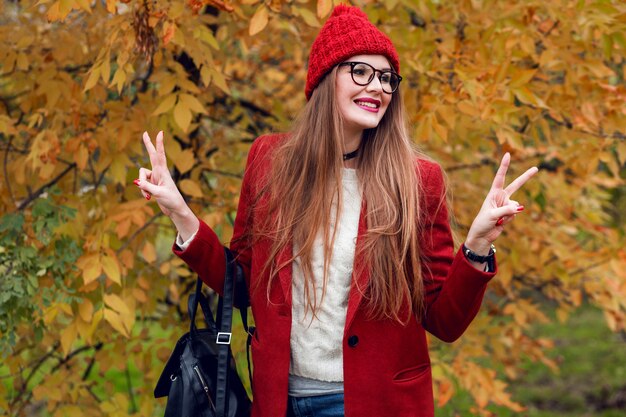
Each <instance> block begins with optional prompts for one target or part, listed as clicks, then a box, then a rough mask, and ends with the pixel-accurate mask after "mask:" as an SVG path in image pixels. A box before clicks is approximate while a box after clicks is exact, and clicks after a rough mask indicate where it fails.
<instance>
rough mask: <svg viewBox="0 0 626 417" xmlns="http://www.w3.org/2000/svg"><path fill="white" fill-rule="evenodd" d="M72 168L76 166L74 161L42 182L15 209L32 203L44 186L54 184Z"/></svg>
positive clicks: (19, 209)
mask: <svg viewBox="0 0 626 417" xmlns="http://www.w3.org/2000/svg"><path fill="white" fill-rule="evenodd" d="M74 168H76V163H75V162H74V163H72V164H71V165H69V166H68V167H67V168H65V169H64V170H63V172H61V173H60V174H59V175H57V176H56V177H55V178H53V179H52V180H50V181H49V182H48V183H47V184H44V185H42V186H41V187H39V189H38V190H37V191H35V192H34V193H33V194H31V195H30V197H28V198H27V199H26V200H24V201H22V202H21V203H20V205H19V206H18V207H17V211H22V210H24V209H25V208H26V207H27V206H28V205H29V204H30V203H32V202H33V201H34V200H35V199H36V198H37V197H39V196H40V195H41V194H42V193H43V192H44V191H45V190H46V188H48V187H50V186H52V185H54V184H56V183H57V182H58V181H59V180H60V179H61V178H63V177H64V176H65V174H67V173H68V172H70V171H71V170H72V169H74Z"/></svg>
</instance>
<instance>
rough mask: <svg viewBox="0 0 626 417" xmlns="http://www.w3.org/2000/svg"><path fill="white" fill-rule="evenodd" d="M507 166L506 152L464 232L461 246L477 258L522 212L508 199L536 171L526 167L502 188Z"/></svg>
mask: <svg viewBox="0 0 626 417" xmlns="http://www.w3.org/2000/svg"><path fill="white" fill-rule="evenodd" d="M510 163H511V155H510V154H509V153H508V152H507V153H506V154H505V155H504V157H503V158H502V162H501V163H500V167H499V168H498V172H497V173H496V176H495V178H494V179H493V183H492V184H491V189H490V190H489V193H488V194H487V197H486V198H485V201H484V202H483V205H482V207H481V208H480V211H479V212H478V215H477V216H476V218H475V219H474V221H473V222H472V226H471V227H470V230H469V232H468V233H467V241H466V243H465V245H466V246H467V247H468V248H469V249H471V250H472V251H474V252H476V253H477V254H479V255H486V254H487V253H488V252H489V248H490V246H491V244H492V243H493V242H494V241H495V240H496V239H497V238H498V236H500V234H501V233H502V231H503V230H504V225H506V224H507V223H509V222H511V221H512V220H513V219H514V218H515V215H516V214H518V213H521V212H522V211H523V210H524V206H522V205H520V204H519V203H518V202H517V201H514V200H511V196H512V195H513V193H515V192H516V191H517V190H519V189H520V188H521V187H522V185H524V184H525V183H526V181H528V180H529V179H530V178H531V177H532V176H533V175H535V174H536V173H537V172H538V171H539V170H538V169H537V168H536V167H532V168H529V169H528V170H526V172H524V173H523V174H522V175H520V176H519V177H517V178H516V179H515V180H514V181H513V182H512V183H511V184H509V185H508V186H507V187H506V188H505V187H504V184H505V177H506V172H507V170H508V169H509V164H510Z"/></svg>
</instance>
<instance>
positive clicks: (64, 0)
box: [59, 0, 74, 19]
mask: <svg viewBox="0 0 626 417" xmlns="http://www.w3.org/2000/svg"><path fill="white" fill-rule="evenodd" d="M73 7H74V1H73V0H60V1H59V13H60V15H61V19H65V16H67V15H68V13H69V12H71V11H72V8H73Z"/></svg>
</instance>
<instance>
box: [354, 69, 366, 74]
mask: <svg viewBox="0 0 626 417" xmlns="http://www.w3.org/2000/svg"><path fill="white" fill-rule="evenodd" d="M352 73H353V74H355V75H365V70H364V69H362V68H355V69H353V70H352Z"/></svg>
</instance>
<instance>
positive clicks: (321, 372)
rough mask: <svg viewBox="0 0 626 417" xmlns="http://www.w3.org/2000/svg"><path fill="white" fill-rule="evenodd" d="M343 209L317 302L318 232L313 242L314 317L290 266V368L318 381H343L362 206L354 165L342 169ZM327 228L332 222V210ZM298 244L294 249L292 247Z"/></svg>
mask: <svg viewBox="0 0 626 417" xmlns="http://www.w3.org/2000/svg"><path fill="white" fill-rule="evenodd" d="M342 187H343V188H342V203H343V204H342V211H341V213H339V216H340V217H339V222H338V225H337V235H336V237H335V244H334V248H333V253H332V259H331V261H330V265H329V270H328V283H327V287H326V294H325V296H324V300H323V302H322V304H321V305H320V304H319V300H320V298H321V295H322V284H323V282H322V279H323V271H324V252H323V250H324V249H323V244H322V238H321V235H320V234H318V237H317V239H316V242H315V246H314V248H313V254H312V258H313V259H312V265H311V266H312V268H313V274H314V277H315V283H316V285H315V287H316V293H317V300H318V311H317V317H316V318H315V319H313V318H312V313H311V311H310V309H309V311H308V312H307V314H306V315H305V314H304V311H305V308H304V306H305V298H304V276H303V274H302V270H301V267H300V264H299V262H297V260H296V261H295V262H294V263H293V266H292V268H293V269H292V273H293V279H292V304H293V307H292V319H291V364H290V368H289V373H290V374H293V375H297V376H302V377H306V378H310V379H317V380H320V381H343V356H342V340H343V330H344V329H343V328H344V325H345V322H346V312H347V308H348V292H349V291H350V283H351V280H352V267H353V263H354V250H355V246H356V237H357V232H358V225H359V215H360V211H361V191H360V189H359V184H358V179H357V175H356V170H354V169H344V170H343V180H342ZM332 213H333V215H332V216H333V217H331V222H332V223H331V228H332V227H333V226H334V222H335V219H334V210H332ZM296 250H297V248H294V252H295V251H296Z"/></svg>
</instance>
